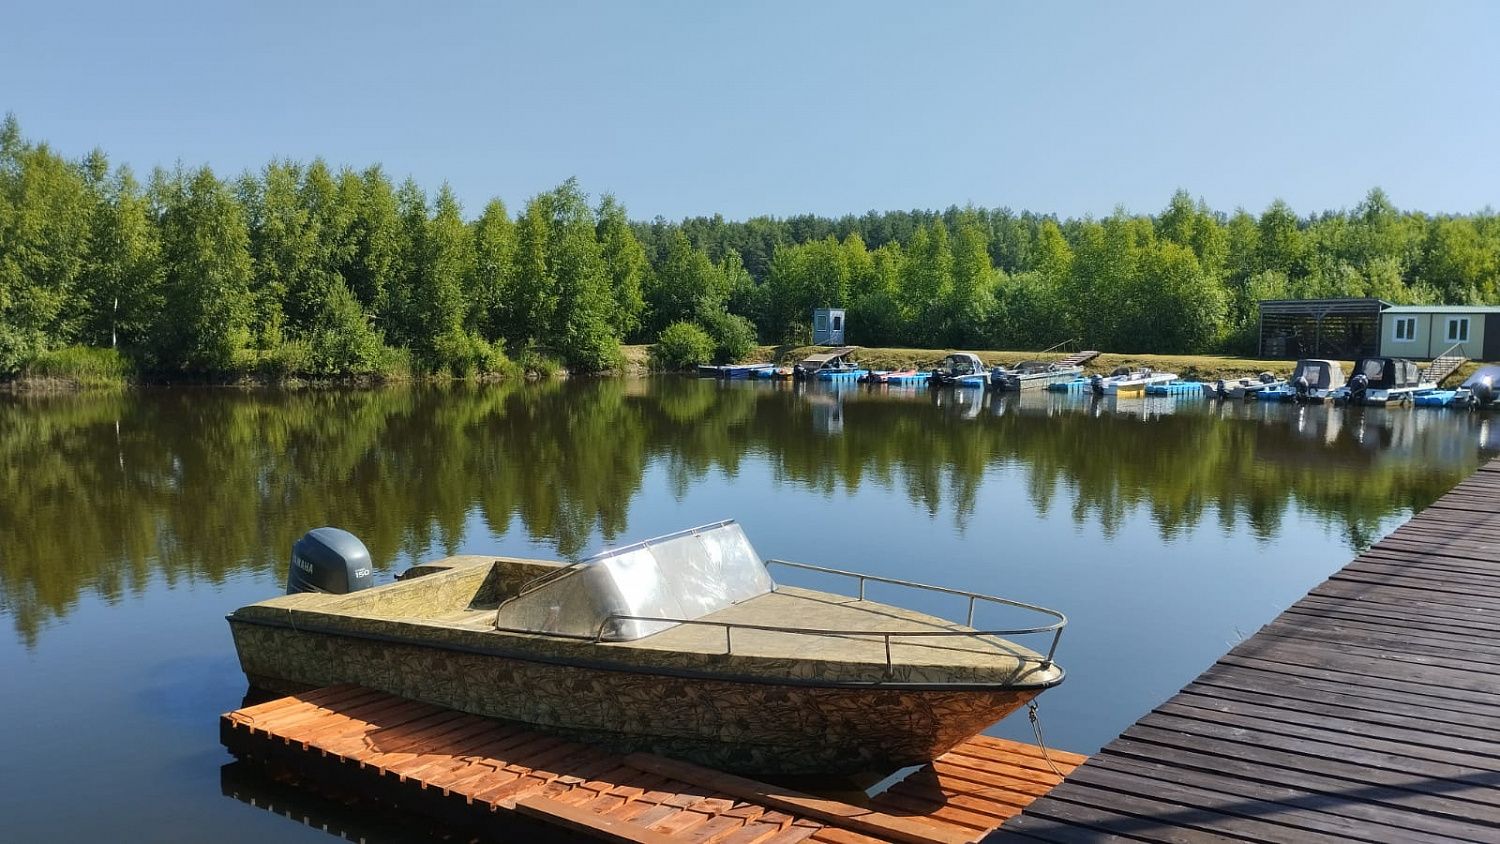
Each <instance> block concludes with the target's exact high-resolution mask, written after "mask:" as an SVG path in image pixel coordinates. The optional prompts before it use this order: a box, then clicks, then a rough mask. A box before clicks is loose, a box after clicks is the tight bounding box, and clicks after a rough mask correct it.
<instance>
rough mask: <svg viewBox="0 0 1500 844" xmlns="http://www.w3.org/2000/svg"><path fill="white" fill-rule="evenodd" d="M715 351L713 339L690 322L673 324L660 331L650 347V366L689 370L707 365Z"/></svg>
mask: <svg viewBox="0 0 1500 844" xmlns="http://www.w3.org/2000/svg"><path fill="white" fill-rule="evenodd" d="M714 351H715V343H714V338H712V337H710V336H708V332H706V331H704V330H703V329H702V328H699V327H698V325H697V324H696V323H692V322H686V321H682V322H674V323H672V324H671V325H669V326H667V327H666V328H664V329H662V332H661V336H659V337H657V338H656V344H655V345H653V346H652V347H651V366H652V367H653V368H655V369H665V370H678V369H691V368H692V367H694V366H697V365H698V364H700V363H707V362H708V361H709V360H710V359H712V358H713V356H714Z"/></svg>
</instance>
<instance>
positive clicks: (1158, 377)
mask: <svg viewBox="0 0 1500 844" xmlns="http://www.w3.org/2000/svg"><path fill="white" fill-rule="evenodd" d="M1177 377H1178V376H1177V373H1175V372H1157V371H1155V370H1153V369H1151V368H1149V367H1146V368H1143V369H1129V368H1126V367H1121V368H1119V369H1116V370H1115V371H1114V372H1112V373H1110V374H1109V375H1108V376H1102V375H1095V376H1094V377H1093V379H1092V381H1091V382H1090V386H1091V387H1092V389H1093V391H1094V395H1096V396H1123V397H1126V398H1131V397H1135V396H1144V395H1146V388H1147V387H1149V386H1151V385H1152V384H1169V383H1171V382H1173V381H1176V380H1177Z"/></svg>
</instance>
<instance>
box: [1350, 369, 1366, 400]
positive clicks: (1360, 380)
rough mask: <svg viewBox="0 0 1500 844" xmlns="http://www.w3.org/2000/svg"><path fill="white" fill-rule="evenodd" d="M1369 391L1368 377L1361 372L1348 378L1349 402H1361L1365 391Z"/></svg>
mask: <svg viewBox="0 0 1500 844" xmlns="http://www.w3.org/2000/svg"><path fill="white" fill-rule="evenodd" d="M1369 391H1370V379H1369V378H1368V377H1366V376H1365V374H1364V373H1363V372H1361V373H1360V374H1358V375H1356V376H1354V377H1353V378H1350V379H1349V400H1350V401H1351V402H1362V401H1364V399H1365V393H1367V392H1369Z"/></svg>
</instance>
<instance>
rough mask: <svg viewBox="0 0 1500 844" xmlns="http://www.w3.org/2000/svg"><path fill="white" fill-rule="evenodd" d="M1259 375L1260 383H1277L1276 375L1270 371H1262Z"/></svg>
mask: <svg viewBox="0 0 1500 844" xmlns="http://www.w3.org/2000/svg"><path fill="white" fill-rule="evenodd" d="M1259 377H1260V383H1262V384H1275V383H1276V376H1275V375H1272V374H1271V373H1269V372H1262V373H1261V374H1260V376H1259Z"/></svg>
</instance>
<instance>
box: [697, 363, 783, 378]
mask: <svg viewBox="0 0 1500 844" xmlns="http://www.w3.org/2000/svg"><path fill="white" fill-rule="evenodd" d="M775 368H776V364H774V363H727V364H721V365H711V364H699V365H698V377H699V378H752V377H759V373H760V372H762V371H766V372H769V371H771V370H773V369H775Z"/></svg>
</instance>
